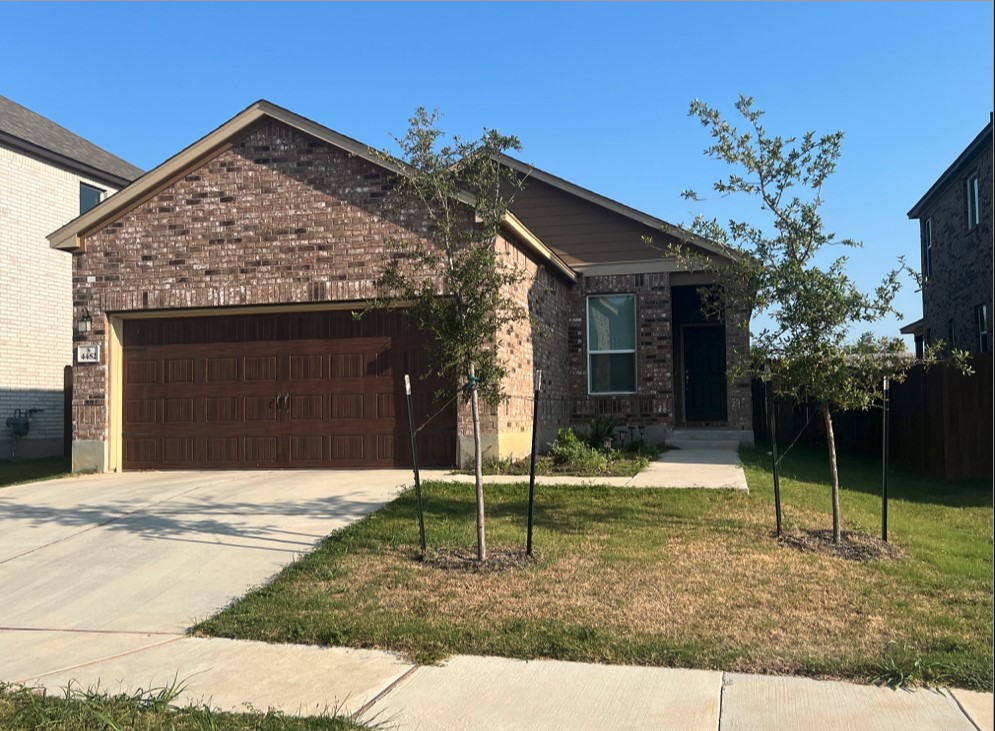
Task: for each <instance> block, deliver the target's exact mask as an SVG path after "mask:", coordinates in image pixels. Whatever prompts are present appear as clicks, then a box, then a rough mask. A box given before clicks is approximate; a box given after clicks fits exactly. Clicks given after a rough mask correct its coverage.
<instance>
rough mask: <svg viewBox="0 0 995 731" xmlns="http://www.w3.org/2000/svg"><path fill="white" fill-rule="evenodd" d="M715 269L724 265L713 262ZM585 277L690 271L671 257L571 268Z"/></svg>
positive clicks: (579, 265) (610, 262)
mask: <svg viewBox="0 0 995 731" xmlns="http://www.w3.org/2000/svg"><path fill="white" fill-rule="evenodd" d="M715 265H716V266H717V267H722V266H724V265H725V262H723V261H721V260H720V261H717V262H715ZM573 268H574V269H575V270H576V271H577V272H578V273H579V274H582V275H583V276H585V277H597V276H608V275H612V274H657V273H661V272H671V273H673V272H688V271H690V270H688V269H686V268H684V267H681V266H679V265H678V264H677V260H676V259H674V258H672V257H663V256H661V257H658V258H656V259H639V260H631V261H609V262H599V263H596V264H576V265H574V267H573Z"/></svg>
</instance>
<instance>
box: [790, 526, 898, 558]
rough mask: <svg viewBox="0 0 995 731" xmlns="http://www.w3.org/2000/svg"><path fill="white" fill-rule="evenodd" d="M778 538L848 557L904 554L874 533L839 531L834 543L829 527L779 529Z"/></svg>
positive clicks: (802, 548) (800, 547) (810, 550)
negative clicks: (786, 530) (785, 530)
mask: <svg viewBox="0 0 995 731" xmlns="http://www.w3.org/2000/svg"><path fill="white" fill-rule="evenodd" d="M777 542H778V543H780V544H781V545H782V546H787V547H789V548H794V549H797V550H799V551H804V552H806V553H821V554H824V555H827V556H835V557H837V558H842V559H846V560H848V561H897V560H899V559H902V558H905V551H903V550H902V549H900V548H898V547H896V546H893V545H892V544H890V543H885V542H884V541H882V540H881V539H880V538H876V537H875V536H872V535H868V534H867V533H857V532H854V531H840V542H839V543H833V532H832V531H831V530H799V529H794V530H791V531H788V532H785V533H782V534H781V537H780V538H778V539H777Z"/></svg>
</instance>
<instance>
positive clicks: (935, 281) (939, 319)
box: [902, 117, 992, 355]
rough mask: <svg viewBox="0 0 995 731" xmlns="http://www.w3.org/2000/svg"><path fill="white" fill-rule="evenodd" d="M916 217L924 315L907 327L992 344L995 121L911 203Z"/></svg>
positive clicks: (963, 344) (956, 342) (985, 347)
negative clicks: (994, 153)
mask: <svg viewBox="0 0 995 731" xmlns="http://www.w3.org/2000/svg"><path fill="white" fill-rule="evenodd" d="M909 218H912V219H918V221H919V234H920V256H921V268H920V272H921V273H922V280H923V282H922V319H920V320H917V321H915V322H913V323H910V324H908V325H906V326H905V327H903V328H902V332H903V333H904V334H906V335H913V336H914V337H915V343H916V353H917V355H922V350H923V344H924V343H926V344H931V343H933V342H935V341H937V340H940V339H942V340H943V341H944V342H945V343H946V348H947V349H948V351H949V349H950V348H959V349H961V350H966V351H968V352H971V353H990V352H992V336H991V322H992V121H991V117H989V121H988V125H987V126H986V127H985V128H984V129H983V130H981V133H980V134H979V135H978V136H977V137H975V138H974V140H973V141H972V142H971V144H969V145H968V146H967V148H966V149H965V150H964V151H963V152H962V153H961V154H960V155H959V156H958V158H957V159H956V160H954V162H953V164H952V165H950V167H948V168H947V169H946V170H945V171H944V173H943V174H942V175H941V176H940V177H939V179H938V180H937V181H936V182H935V183H933V186H932V187H931V188H930V189H929V190H928V191H926V194H925V195H924V196H923V197H922V198H921V199H920V200H919V202H918V203H916V204H915V205H914V206H913V207H912V210H910V211H909Z"/></svg>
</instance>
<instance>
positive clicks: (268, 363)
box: [242, 355, 277, 382]
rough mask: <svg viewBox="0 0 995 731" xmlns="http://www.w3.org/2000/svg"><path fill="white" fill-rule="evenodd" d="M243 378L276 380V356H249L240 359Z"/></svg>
mask: <svg viewBox="0 0 995 731" xmlns="http://www.w3.org/2000/svg"><path fill="white" fill-rule="evenodd" d="M242 373H243V379H244V380H246V381H274V382H275V381H276V376H277V358H276V356H275V355H270V356H265V357H258V356H249V357H246V358H243V360H242Z"/></svg>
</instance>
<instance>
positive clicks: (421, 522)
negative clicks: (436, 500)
mask: <svg viewBox="0 0 995 731" xmlns="http://www.w3.org/2000/svg"><path fill="white" fill-rule="evenodd" d="M404 393H405V395H406V396H407V400H408V431H410V432H411V461H412V464H413V465H414V468H415V497H417V499H418V538H419V540H420V542H421V557H422V558H423V559H424V558H425V555H426V553H427V552H428V548H427V547H426V545H425V512H424V511H423V510H422V504H421V477H420V476H419V474H418V445H417V443H416V442H415V412H414V409H413V408H412V406H411V378H410V377H409V376H408V374H407V373H405V374H404Z"/></svg>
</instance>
